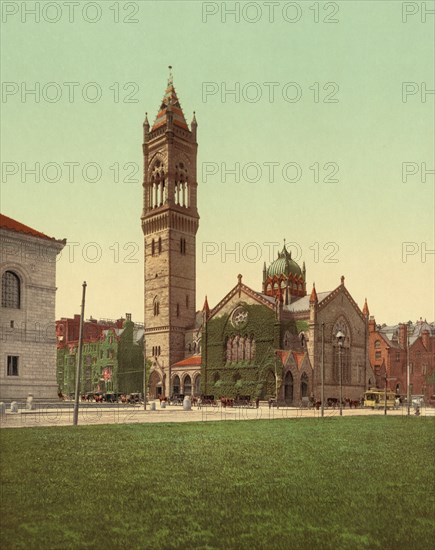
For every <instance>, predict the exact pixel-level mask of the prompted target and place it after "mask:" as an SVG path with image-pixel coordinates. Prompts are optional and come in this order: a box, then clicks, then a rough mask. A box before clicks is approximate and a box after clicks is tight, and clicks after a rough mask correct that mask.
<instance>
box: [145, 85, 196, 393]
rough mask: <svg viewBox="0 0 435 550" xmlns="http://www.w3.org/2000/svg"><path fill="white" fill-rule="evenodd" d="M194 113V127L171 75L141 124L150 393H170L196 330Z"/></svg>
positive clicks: (146, 347)
mask: <svg viewBox="0 0 435 550" xmlns="http://www.w3.org/2000/svg"><path fill="white" fill-rule="evenodd" d="M196 130H197V123H196V119H195V116H193V120H192V123H191V126H190V129H189V127H188V125H187V123H186V120H185V118H184V114H183V111H182V109H181V105H180V102H179V100H178V97H177V94H176V91H175V88H174V85H173V81H172V76H170V78H169V80H168V86H167V88H166V91H165V94H164V97H163V100H162V102H161V106H160V109H159V112H158V114H157V117H156V120H155V122H154V124H153V125H152V127H150V124H149V122H148V118H147V117H146V118H145V122H144V124H143V131H144V133H143V156H144V179H143V212H142V218H141V219H142V229H143V233H144V239H145V243H144V245H145V246H144V251H145V354H146V357H147V358H148V359H149V360H150V361H151V363H152V366H151V372H150V377H149V387H150V393H151V396H155V394H166V395H168V394H169V393H170V391H171V389H170V378H171V375H170V367H171V365H174V364H176V363H177V362H179V361H182V360H183V359H185V356H186V338H188V334H192V333H193V332H195V330H196V309H195V292H196V284H195V259H196V232H197V230H198V223H199V215H198V210H197V205H196V202H197V201H196V193H197V180H196V156H197V142H196Z"/></svg>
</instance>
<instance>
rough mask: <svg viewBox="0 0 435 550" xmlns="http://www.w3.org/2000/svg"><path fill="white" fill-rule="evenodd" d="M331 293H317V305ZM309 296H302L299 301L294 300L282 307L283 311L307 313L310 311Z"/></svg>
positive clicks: (330, 291)
mask: <svg viewBox="0 0 435 550" xmlns="http://www.w3.org/2000/svg"><path fill="white" fill-rule="evenodd" d="M332 292H333V291H332V290H329V291H327V292H318V293H317V299H318V300H319V304H320V302H321V301H322V300H324V299H325V298H327V297H328V296H329V295H330V294H331V293H332ZM310 299H311V297H310V296H308V295H307V296H304V297H303V298H299V300H295V301H294V302H292V303H291V304H288V305H285V306H284V311H292V312H296V311H309V309H310Z"/></svg>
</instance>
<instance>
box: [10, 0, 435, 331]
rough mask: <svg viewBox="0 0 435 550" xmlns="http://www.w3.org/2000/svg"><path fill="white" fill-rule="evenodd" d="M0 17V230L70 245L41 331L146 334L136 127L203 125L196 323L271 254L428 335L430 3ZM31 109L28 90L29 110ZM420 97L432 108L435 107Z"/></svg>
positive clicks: (68, 10) (81, 10)
mask: <svg viewBox="0 0 435 550" xmlns="http://www.w3.org/2000/svg"><path fill="white" fill-rule="evenodd" d="M72 4H74V3H68V2H61V1H59V2H43V1H41V2H25V3H22V2H2V29H1V30H2V34H1V50H2V53H1V65H2V68H1V77H2V78H1V79H2V98H1V116H2V127H1V159H2V164H1V167H2V183H1V211H2V213H4V214H6V215H8V216H10V217H12V218H14V219H17V220H19V221H20V222H22V223H25V224H27V225H29V226H31V227H33V228H35V229H37V230H39V231H42V232H44V233H46V234H48V235H50V236H53V237H56V238H58V239H63V238H66V239H67V246H66V247H65V248H64V250H63V252H62V254H61V255H60V257H59V258H58V262H57V286H58V291H57V303H56V316H57V318H60V317H70V316H72V315H74V313H79V311H80V302H81V291H82V287H81V285H82V283H83V281H86V282H87V300H86V311H85V315H86V317H89V316H91V315H92V316H93V317H94V318H106V319H116V318H119V317H121V316H123V315H125V313H127V312H128V313H131V314H132V318H133V320H136V321H139V322H141V321H143V234H142V230H141V224H140V216H141V211H142V177H143V174H142V170H143V160H142V123H143V120H144V117H145V112H148V117H149V119H150V122H151V123H152V121H153V120H154V118H155V116H156V115H157V111H158V108H159V105H160V101H161V99H162V97H163V94H164V90H165V88H166V84H167V79H168V66H169V65H171V66H172V67H173V69H172V72H173V79H174V85H175V88H176V90H177V94H178V97H179V99H180V102H181V106H182V108H183V111H184V114H185V117H186V120H187V122H188V123H189V124H190V121H191V120H192V116H193V111H195V112H196V118H197V121H198V144H199V149H198V210H199V214H200V218H201V219H200V226H199V230H198V233H197V304H196V305H197V308H198V309H199V308H200V307H201V306H202V304H203V301H204V296H205V295H206V294H207V296H208V301H209V304H210V306H211V307H213V306H214V305H216V304H217V303H218V302H219V301H220V300H221V299H222V297H223V296H224V295H225V294H226V293H227V292H229V290H230V289H231V288H232V287H233V286H234V285H235V284H236V283H237V275H238V274H239V273H241V274H242V275H243V282H244V283H245V284H247V285H248V286H250V287H251V288H254V289H256V290H261V281H262V271H263V264H264V262H266V264H267V265H268V264H269V263H271V261H273V260H274V259H275V257H276V254H277V251H278V249H281V248H282V246H283V242H284V239H285V240H286V243H287V246H288V248H289V250H291V251H292V254H293V258H294V259H296V260H297V261H298V263H300V264H302V262H303V261H305V264H306V270H307V288H308V291H309V289H310V288H311V286H312V283H313V282H315V283H316V289H317V290H318V291H320V292H321V291H327V290H332V289H334V288H335V287H336V286H338V285H339V283H340V277H341V275H344V276H345V278H346V279H345V282H346V286H347V288H348V290H349V292H350V293H351V294H352V296H353V297H354V299H355V301H356V302H357V303H358V304H359V306H360V307H362V306H363V303H364V299H365V298H367V300H368V305H369V309H370V313H371V315H374V316H375V318H376V321H377V322H378V323H387V324H395V323H398V322H403V321H405V322H406V321H408V320H412V321H415V320H417V319H419V318H420V317H422V318H423V319H424V318H427V320H428V321H430V320H434V318H435V313H434V302H435V300H434V284H433V281H434V265H435V261H434V260H435V255H434V252H433V251H434V249H435V242H434V172H433V171H434V166H435V159H434V150H435V148H434V97H435V96H434V94H433V90H434V87H435V86H434V26H433V20H434V15H433V14H432V15H431V14H430V10H431V9H435V3H434V2H396V1H394V0H393V1H376V2H370V1H343V2H313V1H309V2H305V1H301V2H198V1H191V2H189V1H178V2H172V1H165V2H155V1H137V2H117V1H112V0H110V1H99V2H98V1H97V2H77V3H76V4H77V5H72ZM32 90H33V91H32ZM431 90H432V93H431Z"/></svg>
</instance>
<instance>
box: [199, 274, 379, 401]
mask: <svg viewBox="0 0 435 550" xmlns="http://www.w3.org/2000/svg"><path fill="white" fill-rule="evenodd" d="M241 279H242V277H241V275H239V281H238V284H237V285H236V286H235V287H234V288H233V289H232V290H231V291H230V292H229V293H228V294H227V295H226V296H225V297H224V298H223V300H222V301H221V302H220V303H219V304H218V305H217V306H216V307H215V308H214V309H212V310H211V311H210V312H209V314H208V315H206V322H205V323H204V327H203V335H202V342H203V345H202V373H201V374H202V390H203V393H206V394H209V395H211V394H213V395H215V396H216V397H221V396H226V397H234V396H236V395H237V394H239V395H249V396H250V397H251V398H260V399H270V398H273V399H278V400H279V401H286V402H287V403H289V404H294V405H295V404H296V405H299V404H300V403H301V401H302V400H303V399H304V398H305V399H310V398H311V399H313V398H314V399H315V400H320V399H321V367H322V357H323V368H324V395H325V399H328V398H335V399H338V398H339V392H340V367H341V376H342V378H341V387H342V395H343V399H346V398H347V399H351V400H357V399H360V398H361V397H362V396H363V393H364V391H365V390H366V388H367V387H368V385H369V383H370V380H371V379H373V380H374V375H373V371H372V369H371V368H370V364H369V361H368V349H367V316H366V315H365V314H364V313H363V312H362V311H361V310H360V308H359V307H358V306H357V304H356V303H355V301H354V300H353V298H352V297H351V295H350V294H349V292H348V291H347V289H346V287H345V285H344V277H342V280H341V284H340V285H339V286H338V287H337V288H336V289H335V290H333V291H331V292H323V293H319V295H318V294H317V292H316V290H315V288H314V287H313V291H312V293H311V296H310V297H308V296H303V297H300V298H298V297H297V296H296V297H294V299H293V301H292V299H291V298H289V303H287V304H286V303H284V302H285V300H284V298H283V295H281V296H279V295H276V296H269V295H266V294H263V293H258V292H256V291H254V290H252V289H250V288H249V287H247V286H246V285H244V284H243V283H242V281H241ZM339 331H341V332H342V333H343V334H344V341H343V347H342V348H341V350H340V352H339V344H338V340H337V337H336V335H337V333H338V332H339ZM339 353H340V355H339Z"/></svg>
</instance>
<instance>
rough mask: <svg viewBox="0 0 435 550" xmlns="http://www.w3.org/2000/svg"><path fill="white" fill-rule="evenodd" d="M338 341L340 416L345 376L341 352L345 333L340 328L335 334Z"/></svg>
mask: <svg viewBox="0 0 435 550" xmlns="http://www.w3.org/2000/svg"><path fill="white" fill-rule="evenodd" d="M335 337H336V338H337V342H338V380H339V384H340V416H343V377H342V364H341V363H342V359H341V354H342V351H343V341H344V338H345V336H344V334H343V333H342V332H341V330H339V331H338V332H337V334H336V335H335Z"/></svg>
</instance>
